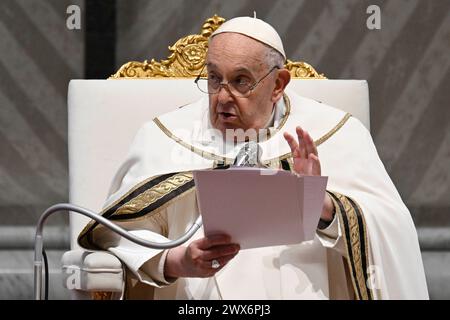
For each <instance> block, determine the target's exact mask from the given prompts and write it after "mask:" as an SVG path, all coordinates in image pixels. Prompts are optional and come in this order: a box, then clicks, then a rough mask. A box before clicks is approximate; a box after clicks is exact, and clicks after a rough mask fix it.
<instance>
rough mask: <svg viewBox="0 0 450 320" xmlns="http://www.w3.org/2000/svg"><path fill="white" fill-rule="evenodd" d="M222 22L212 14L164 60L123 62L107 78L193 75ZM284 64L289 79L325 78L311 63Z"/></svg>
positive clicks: (200, 65) (203, 59) (196, 73)
mask: <svg viewBox="0 0 450 320" xmlns="http://www.w3.org/2000/svg"><path fill="white" fill-rule="evenodd" d="M224 22H225V19H224V18H222V17H219V16H217V15H214V16H213V17H212V18H209V19H206V21H205V23H204V24H203V26H202V29H201V31H200V34H195V35H189V36H186V37H183V38H181V39H179V40H178V41H177V42H176V43H175V44H174V45H172V46H169V51H170V52H171V54H170V55H169V57H168V58H167V59H166V60H162V61H160V62H158V61H156V60H155V59H152V60H150V62H149V61H148V60H145V61H144V62H138V61H130V62H127V63H126V64H124V65H123V66H122V67H120V69H119V70H118V71H117V72H116V73H115V74H113V75H112V76H111V77H110V79H136V78H161V77H163V78H192V77H196V76H197V75H198V74H199V72H200V71H201V69H202V67H203V65H204V63H205V59H206V52H207V51H208V38H209V37H210V36H211V34H212V33H213V32H214V31H215V30H216V29H217V28H218V27H219V26H220V25H221V24H222V23H224ZM285 67H286V68H287V69H288V70H289V72H290V73H291V76H292V77H293V78H302V79H326V78H325V76H324V75H323V74H318V73H317V71H316V70H315V69H314V68H313V67H312V66H311V65H309V64H307V63H305V62H294V61H291V60H287V62H286V65H285ZM205 72H206V70H205ZM203 75H206V73H204V74H203Z"/></svg>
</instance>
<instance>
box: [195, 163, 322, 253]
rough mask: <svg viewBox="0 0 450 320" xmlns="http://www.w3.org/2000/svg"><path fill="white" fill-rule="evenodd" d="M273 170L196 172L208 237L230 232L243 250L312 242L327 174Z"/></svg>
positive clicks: (241, 168) (230, 169)
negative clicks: (295, 173)
mask: <svg viewBox="0 0 450 320" xmlns="http://www.w3.org/2000/svg"><path fill="white" fill-rule="evenodd" d="M268 170H269V171H268ZM271 173H272V174H271ZM273 173H274V170H270V169H259V168H258V169H256V168H246V167H231V168H229V169H223V170H198V171H194V180H195V185H196V189H197V201H198V205H199V209H200V213H201V215H202V219H203V227H204V231H205V235H212V234H218V233H225V234H228V235H230V236H231V238H232V241H233V242H235V243H239V244H240V245H241V249H249V248H258V247H266V246H276V245H287V244H295V243H300V242H303V241H307V240H312V239H313V238H314V234H315V232H316V228H317V224H318V222H319V219H320V214H321V212H322V206H323V200H324V197H325V189H326V185H327V180H328V178H327V177H324V176H320V177H317V176H302V177H299V176H296V175H294V174H292V173H290V172H288V171H283V170H279V171H277V172H276V174H273Z"/></svg>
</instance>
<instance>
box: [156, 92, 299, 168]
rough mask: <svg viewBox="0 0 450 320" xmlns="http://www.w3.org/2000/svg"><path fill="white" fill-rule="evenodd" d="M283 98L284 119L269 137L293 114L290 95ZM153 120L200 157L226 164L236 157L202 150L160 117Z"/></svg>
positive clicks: (168, 134) (166, 132) (169, 135)
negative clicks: (168, 125) (186, 140)
mask: <svg viewBox="0 0 450 320" xmlns="http://www.w3.org/2000/svg"><path fill="white" fill-rule="evenodd" d="M283 99H284V103H285V105H286V112H285V114H284V116H283V119H282V120H281V122H280V124H279V125H278V127H277V128H276V129H275V130H274V131H273V133H271V134H270V135H269V139H270V138H271V137H272V136H273V135H274V134H276V133H277V132H278V131H280V130H281V128H283V126H284V125H285V123H286V121H287V119H288V117H289V115H290V114H291V101H290V100H289V97H288V96H287V95H286V94H283ZM153 122H154V123H155V124H156V125H157V126H158V128H159V129H161V131H162V132H164V133H165V134H166V135H167V136H168V137H169V138H171V139H172V140H174V141H175V142H176V143H178V144H179V145H181V146H183V147H184V148H186V149H188V150H190V151H191V152H193V153H195V154H197V155H199V156H200V157H202V158H204V159H207V160H213V161H219V162H223V163H224V164H232V163H233V161H234V159H232V158H227V157H223V156H219V155H217V154H214V153H212V152H208V151H205V150H202V149H200V148H197V147H194V146H193V145H191V144H189V143H186V142H184V141H183V140H182V139H180V138H178V137H177V136H176V135H174V134H173V133H172V132H171V131H170V130H169V129H167V127H166V126H165V125H164V124H162V122H161V121H159V119H158V118H155V119H153Z"/></svg>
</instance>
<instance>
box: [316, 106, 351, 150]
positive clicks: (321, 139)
mask: <svg viewBox="0 0 450 320" xmlns="http://www.w3.org/2000/svg"><path fill="white" fill-rule="evenodd" d="M351 116H352V115H351V114H350V113H347V114H346V115H345V116H344V118H342V120H341V121H339V123H338V124H337V125H336V126H335V127H334V128H333V129H331V130H330V131H328V132H327V133H326V134H325V135H323V136H322V137H320V138H319V139H318V140H317V141H314V143H315V145H316V147H318V146H320V145H321V144H322V143H324V142H325V141H327V140H328V139H330V138H331V137H332V136H333V135H334V134H335V133H336V132H337V131H338V130H339V129H340V128H342V126H343V125H344V124H345V123H346V122H347V120H348V119H350V117H351Z"/></svg>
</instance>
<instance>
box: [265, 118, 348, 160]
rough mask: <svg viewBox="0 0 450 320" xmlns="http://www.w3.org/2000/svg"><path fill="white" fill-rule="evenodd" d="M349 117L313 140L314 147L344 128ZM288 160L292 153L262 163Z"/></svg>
mask: <svg viewBox="0 0 450 320" xmlns="http://www.w3.org/2000/svg"><path fill="white" fill-rule="evenodd" d="M351 116H352V115H351V114H350V113H346V114H345V116H344V117H343V118H342V120H341V121H339V123H338V124H337V125H336V126H334V128H333V129H331V130H330V131H328V132H327V133H326V134H324V135H323V136H322V137H320V138H319V139H317V140H315V141H314V144H315V145H316V147H318V146H320V145H321V144H322V143H324V142H325V141H327V140H328V139H330V138H331V137H332V136H333V135H334V134H335V133H336V132H338V130H339V129H341V128H342V127H343V126H344V124H345V123H346V122H347V121H348V119H350V117H351ZM290 158H292V152H289V153H285V154H283V155H282V156H279V157H276V158H273V159H269V160H266V161H264V164H268V163H270V162H272V161H281V160H285V159H290Z"/></svg>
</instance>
